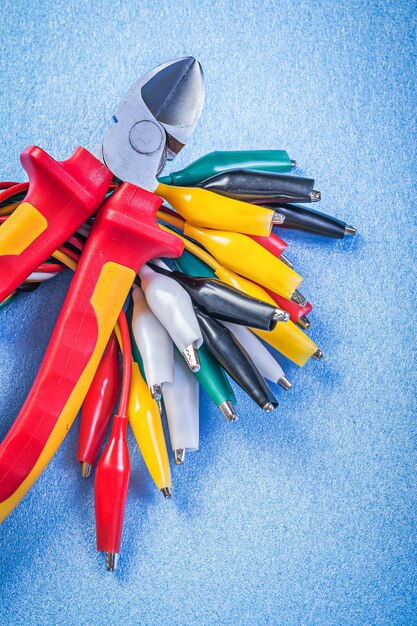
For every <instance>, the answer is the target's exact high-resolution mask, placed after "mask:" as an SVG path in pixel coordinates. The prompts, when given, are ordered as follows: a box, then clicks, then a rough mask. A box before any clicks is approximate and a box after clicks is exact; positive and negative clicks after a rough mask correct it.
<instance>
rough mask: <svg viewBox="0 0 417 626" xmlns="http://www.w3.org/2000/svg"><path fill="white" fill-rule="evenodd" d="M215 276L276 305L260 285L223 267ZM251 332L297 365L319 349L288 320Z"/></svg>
mask: <svg viewBox="0 0 417 626" xmlns="http://www.w3.org/2000/svg"><path fill="white" fill-rule="evenodd" d="M215 272H216V276H217V277H218V278H219V279H220V280H222V281H223V282H225V283H227V284H228V285H232V286H233V287H236V289H240V291H243V292H244V293H246V294H248V296H252V297H253V298H259V300H263V301H264V302H269V304H273V305H274V306H276V302H274V300H273V299H272V298H271V296H270V295H269V294H267V293H266V291H265V290H264V289H262V287H260V286H259V285H257V284H255V283H253V282H252V281H250V280H248V279H247V278H243V276H239V275H238V274H235V272H232V271H231V270H228V269H227V268H225V267H221V266H220V267H219V268H217V269H216V270H215ZM252 330H253V332H254V333H255V334H256V335H258V337H260V338H261V339H263V340H264V341H266V342H267V343H269V344H270V345H271V346H273V347H274V348H275V349H276V350H278V352H281V354H283V355H284V356H286V357H287V359H290V360H291V361H293V362H294V363H296V364H297V365H300V366H302V365H305V364H306V363H307V361H308V360H309V359H310V358H311V357H312V356H315V355H316V354H317V353H318V352H319V350H318V348H317V346H316V344H315V343H314V342H313V341H311V339H310V337H308V336H307V335H305V334H304V333H303V332H302V330H300V329H299V328H298V326H296V325H295V324H294V323H293V322H291V321H288V322H285V324H282V323H281V324H277V325H276V326H275V328H274V330H272V331H269V332H268V331H265V330H257V329H254V328H253V329H252ZM320 354H321V353H320Z"/></svg>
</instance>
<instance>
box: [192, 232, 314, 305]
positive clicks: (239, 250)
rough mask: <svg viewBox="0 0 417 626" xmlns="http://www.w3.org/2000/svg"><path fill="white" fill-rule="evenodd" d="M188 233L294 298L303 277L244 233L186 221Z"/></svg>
mask: <svg viewBox="0 0 417 626" xmlns="http://www.w3.org/2000/svg"><path fill="white" fill-rule="evenodd" d="M184 234H185V235H187V236H188V237H191V238H192V239H195V240H196V241H198V242H199V243H201V244H202V245H203V246H204V247H205V248H206V249H207V250H208V251H209V252H210V254H212V255H213V256H214V258H215V259H217V261H219V263H221V264H222V265H224V266H226V267H228V268H229V269H231V270H233V271H234V272H237V273H238V274H241V275H242V276H245V277H246V278H249V279H250V280H253V281H254V282H256V283H259V284H260V285H263V286H264V287H267V288H268V289H271V291H275V293H278V294H279V295H280V296H283V297H284V298H287V299H290V298H291V296H292V295H293V293H294V291H295V290H296V289H298V287H299V286H300V284H301V283H302V281H303V279H302V277H301V276H300V275H299V274H297V272H295V271H294V270H293V269H290V268H289V267H288V265H285V263H283V262H282V261H280V260H279V259H277V258H276V257H275V256H273V255H272V254H271V253H270V252H268V250H265V248H263V247H262V246H261V245H259V243H257V242H256V241H254V240H253V239H251V238H250V237H247V236H246V235H242V234H241V233H233V232H225V231H220V230H210V229H207V228H201V227H196V226H194V225H193V224H190V223H189V222H186V223H185V226H184Z"/></svg>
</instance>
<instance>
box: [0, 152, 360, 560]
mask: <svg viewBox="0 0 417 626" xmlns="http://www.w3.org/2000/svg"><path fill="white" fill-rule="evenodd" d="M237 154H238V153H211V154H210V155H206V156H205V157H202V159H199V160H198V161H196V162H194V163H193V164H191V165H190V166H188V168H185V169H184V170H182V171H180V172H175V173H173V174H171V175H169V176H167V177H164V178H163V179H160V185H159V187H158V189H157V193H159V194H160V195H161V196H163V197H164V198H165V200H167V201H168V202H170V201H172V204H175V206H176V208H177V212H175V211H173V210H171V209H170V208H168V207H166V206H162V207H161V209H160V210H159V211H158V214H157V217H158V220H159V223H160V227H161V228H162V229H164V230H167V231H170V232H172V233H175V235H176V236H178V237H180V238H181V239H182V241H183V242H184V246H185V251H184V253H183V254H182V256H181V257H179V258H178V259H176V260H175V268H173V267H172V265H171V267H169V266H168V265H166V264H165V263H164V262H163V261H162V260H161V259H154V260H153V261H152V262H151V263H148V264H147V265H145V266H144V267H142V268H141V270H140V271H139V274H138V276H137V278H136V281H135V284H134V285H133V287H132V291H131V295H130V297H129V300H128V302H127V303H126V307H125V309H126V314H125V312H124V311H121V312H120V315H119V319H118V323H117V325H116V327H115V329H114V333H113V334H112V336H111V338H110V340H109V343H108V345H107V348H106V350H105V352H104V354H103V357H102V359H101V362H100V365H99V367H98V369H97V371H96V374H95V377H94V379H93V382H92V384H91V387H90V389H89V391H88V393H87V396H86V398H85V401H84V404H83V408H82V412H81V423H80V432H79V442H78V461H79V462H80V464H81V471H82V475H83V476H85V477H88V476H89V475H90V473H91V471H92V468H93V466H94V465H95V464H96V462H97V458H98V457H99V454H100V450H101V448H102V444H103V442H104V439H105V436H106V432H107V429H108V426H109V424H110V421H111V416H112V414H113V410H114V407H115V404H116V402H117V398H118V396H119V395H120V399H119V406H118V410H117V414H116V415H115V416H114V418H113V425H112V430H111V434H110V437H109V440H108V442H107V444H106V446H105V448H104V451H103V452H102V454H101V456H100V459H99V461H98V464H97V468H96V477H95V502H96V531H97V549H98V550H100V551H103V552H105V553H106V557H107V567H108V569H109V570H111V571H114V570H115V569H116V566H117V560H118V555H119V552H120V544H121V536H122V526H123V515H124V508H125V502H126V498H127V493H128V485H129V474H130V466H129V454H128V448H127V442H126V430H127V424H128V423H129V424H130V426H131V428H132V430H133V434H134V436H135V439H136V441H137V444H138V446H139V449H140V451H141V453H142V456H143V459H144V461H145V464H146V466H147V468H148V470H149V473H150V475H151V477H152V479H153V481H154V483H155V485H156V486H157V488H158V489H159V490H160V491H161V492H162V494H163V495H164V496H165V497H171V495H172V491H171V489H172V485H171V471H170V463H169V455H168V450H167V443H166V441H165V437H164V431H163V426H162V420H161V418H162V416H163V413H164V411H165V413H166V417H167V421H168V429H169V437H170V447H171V449H172V455H173V459H174V462H175V464H181V463H183V462H184V460H185V457H186V453H187V452H191V451H195V450H198V447H199V387H200V386H201V387H202V388H203V389H204V390H205V391H206V393H207V394H208V395H209V397H210V398H211V399H212V401H213V402H214V403H215V404H216V405H217V406H218V407H219V409H220V410H221V412H222V413H223V414H224V416H225V417H226V419H227V420H229V421H230V422H233V421H235V420H236V419H237V413H236V408H235V405H236V398H235V395H234V392H233V389H232V387H231V385H230V382H229V378H228V377H231V378H232V379H233V380H234V381H235V382H236V383H237V384H238V385H239V386H240V387H241V388H242V389H243V390H244V391H245V392H246V393H247V394H248V395H249V396H250V398H251V399H252V400H253V401H254V402H255V403H256V404H257V405H258V406H260V407H261V408H262V409H263V410H265V411H268V412H269V411H272V410H274V409H275V408H276V407H277V406H278V402H277V400H276V398H275V396H274V394H273V393H272V391H271V389H270V387H269V385H268V384H267V382H266V381H271V382H273V383H275V384H278V385H280V386H281V387H282V388H283V389H284V390H289V389H290V388H291V383H290V381H289V380H288V378H287V377H286V375H285V373H284V371H283V369H282V367H281V366H280V364H279V363H278V361H277V360H276V359H275V358H274V357H273V356H272V354H271V353H270V352H269V350H268V349H267V347H266V346H265V343H267V344H269V345H270V346H272V347H273V348H275V349H276V350H277V351H278V352H279V353H281V354H282V355H284V356H285V357H287V358H288V359H290V360H291V361H293V362H294V363H296V364H297V365H299V366H303V365H304V364H305V363H306V362H307V361H308V360H309V359H310V358H311V357H313V358H315V359H318V360H319V359H321V358H322V356H323V355H322V352H321V351H320V349H319V348H318V347H317V346H316V345H315V343H314V342H313V341H312V340H311V339H310V338H309V337H308V336H307V335H306V334H305V333H304V332H303V331H304V330H307V329H308V328H309V327H310V321H309V318H308V315H309V313H310V312H311V310H312V305H311V304H310V303H309V302H307V300H306V299H305V298H304V297H303V296H302V295H301V293H300V292H299V291H298V288H299V286H300V284H301V282H302V277H301V276H300V275H299V274H297V273H296V272H295V271H294V269H293V266H292V264H291V262H290V261H289V260H288V259H287V258H286V256H284V254H283V252H284V251H285V249H286V247H287V244H286V243H285V241H283V240H282V239H280V238H279V237H278V236H277V235H276V234H275V233H273V232H271V226H269V233H270V234H269V235H259V234H257V233H258V232H259V230H258V228H257V224H260V223H261V222H262V221H265V220H267V221H268V220H269V224H271V223H273V224H275V225H277V226H279V227H280V228H285V227H289V228H295V229H299V230H304V231H307V232H310V233H315V234H320V235H325V236H330V237H334V238H342V237H343V236H345V235H353V234H355V232H356V230H355V229H354V228H353V227H351V226H349V225H347V224H346V223H345V222H343V221H341V220H338V219H336V218H333V217H331V216H328V215H325V214H323V213H320V212H318V211H315V210H312V209H310V208H308V207H302V206H297V205H293V204H289V203H291V202H292V201H299V200H302V201H304V202H316V201H318V200H319V199H320V193H319V192H317V191H315V190H314V189H313V185H314V181H312V180H311V179H307V178H301V177H297V176H293V175H292V174H289V175H282V174H281V173H279V172H282V171H286V170H288V169H291V168H292V167H294V162H292V161H290V160H289V159H288V155H287V153H286V152H282V154H284V155H286V157H285V158H284V165H281V168H280V169H278V168H277V167H275V169H274V168H273V167H271V168H270V169H269V170H268V163H265V162H264V161H262V160H261V161H260V160H259V159H258V160H257V161H256V162H255V161H254V160H253V158H252V160H247V164H246V165H247V166H246V167H242V158H241V157H242V154H243V153H241V154H240V157H239V159H237V161H238V166H235V167H233V155H237ZM244 154H248V155H249V154H252V155H253V154H255V153H244ZM262 154H267V152H263V153H262ZM213 163H215V165H216V167H215V168H214V167H212V165H213ZM222 163H224V166H223V167H222ZM226 164H227V166H226ZM210 167H211V169H210ZM227 168H229V169H227ZM277 169H278V173H277V171H276V170H277ZM184 185H187V186H188V188H189V187H194V188H195V192H196V193H197V194H198V193H199V192H200V190H201V191H203V190H204V192H203V193H202V196H201V211H200V212H199V214H196V213H190V212H189V208H188V205H187V194H186V193H185V190H184V189H185V188H184ZM116 188H117V182H116V183H114V184H112V185H111V186H110V188H109V191H108V195H109V194H111V193H112V192H113V191H114V190H115V189H116ZM0 189H1V190H2V191H1V192H0V224H1V223H3V222H5V221H6V220H7V218H8V216H9V215H11V214H12V213H13V211H14V210H15V209H16V208H17V207H18V206H19V203H20V202H22V201H23V199H24V197H25V194H26V192H27V189H28V183H13V182H3V183H0ZM207 190H208V191H210V192H212V193H210V203H211V206H210V210H208V209H207V206H206V204H207ZM214 194H217V195H216V197H215V198H214V200H215V201H216V202H214V205H213V195H214ZM221 196H223V198H222V197H221ZM216 199H217V200H216ZM173 200H175V203H174V202H173ZM236 200H240V201H241V202H238V203H237V204H236V205H233V201H236ZM225 201H227V203H228V204H227V211H225V210H224V208H225V206H226V205H225V204H224V202H225ZM242 201H243V202H242ZM230 202H232V204H230ZM234 206H239V207H240V208H239V210H240V212H239V214H231V213H230V210H233V207H234ZM242 206H243V207H247V211H246V212H244V211H243V209H242ZM216 207H217V208H216ZM216 211H217V213H216ZM242 211H243V212H244V213H245V214H242ZM271 212H272V220H271ZM93 219H94V218H93ZM237 223H239V228H236V229H235V228H234V224H237ZM242 223H243V228H242ZM90 227H91V220H90V221H89V222H88V223H85V224H84V225H83V226H82V227H81V228H80V229H79V230H78V231H77V232H75V233H74V234H73V235H72V236H71V237H70V238H69V239H68V240H67V241H66V242H65V243H64V244H63V245H62V246H61V247H60V248H59V249H58V250H56V251H55V252H54V253H53V255H52V256H51V257H50V258H49V259H46V260H45V262H44V263H42V264H41V265H40V266H39V267H38V268H37V269H36V271H35V272H33V273H32V274H31V275H30V276H29V277H28V278H27V280H26V281H25V282H24V283H23V284H22V285H21V286H20V287H19V288H18V289H17V290H16V292H15V293H13V294H11V295H10V296H9V297H8V298H7V299H6V300H5V301H4V302H3V303H0V308H1V307H4V306H6V305H8V304H9V303H10V302H11V301H12V300H13V298H15V297H16V296H17V295H19V294H20V293H24V292H30V291H33V290H34V289H36V288H38V287H39V286H40V285H41V283H42V282H44V281H45V280H50V279H51V278H53V277H54V276H56V275H57V274H59V273H60V272H62V271H63V270H64V269H65V268H66V267H68V268H70V269H72V270H75V269H76V266H77V261H78V259H79V257H80V254H81V253H82V251H83V247H84V243H85V241H86V239H87V237H88V235H89V231H90ZM242 231H243V232H242ZM262 232H263V231H262ZM119 348H120V351H121V352H122V354H123V358H122V363H123V366H122V371H123V374H122V382H121V385H120V372H119Z"/></svg>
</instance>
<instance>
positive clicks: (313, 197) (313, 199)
mask: <svg viewBox="0 0 417 626" xmlns="http://www.w3.org/2000/svg"><path fill="white" fill-rule="evenodd" d="M320 198H321V193H320V191H316V190H315V189H313V191H312V192H311V193H310V200H311V202H318V201H319V200H320Z"/></svg>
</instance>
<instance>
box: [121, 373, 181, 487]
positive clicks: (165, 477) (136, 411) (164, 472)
mask: <svg viewBox="0 0 417 626" xmlns="http://www.w3.org/2000/svg"><path fill="white" fill-rule="evenodd" d="M128 416H129V423H130V426H131V428H132V430H133V434H134V436H135V439H136V441H137V444H138V446H139V449H140V451H141V454H142V456H143V460H144V461H145V464H146V467H147V468H148V471H149V473H150V475H151V477H152V479H153V481H154V483H155V484H156V486H157V487H158V489H160V490H161V491H162V493H163V495H164V496H165V497H166V498H170V497H171V471H170V468H169V460H168V452H167V447H166V443H165V437H164V431H163V429H162V422H161V416H160V414H159V410H158V405H157V404H156V402H155V400H154V399H153V398H152V396H151V394H150V391H149V389H148V386H147V384H146V383H145V381H144V380H143V378H142V375H141V373H140V370H139V365H138V364H137V363H135V361H133V362H132V384H131V389H130V399H129V407H128Z"/></svg>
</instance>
